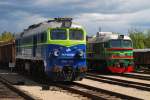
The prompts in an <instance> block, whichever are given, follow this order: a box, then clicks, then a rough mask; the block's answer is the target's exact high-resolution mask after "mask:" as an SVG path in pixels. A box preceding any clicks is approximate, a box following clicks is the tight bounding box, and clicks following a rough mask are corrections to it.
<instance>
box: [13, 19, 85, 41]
mask: <svg viewBox="0 0 150 100" xmlns="http://www.w3.org/2000/svg"><path fill="white" fill-rule="evenodd" d="M64 21H70V22H71V25H70V26H69V28H82V26H81V25H79V24H77V23H74V22H72V19H68V20H67V18H66V19H65V18H64V19H59V18H58V19H57V18H55V19H53V20H48V21H45V22H41V23H39V24H34V25H30V26H29V27H28V28H27V29H25V30H24V31H23V32H21V33H19V34H16V36H15V37H16V38H20V37H22V36H23V37H26V36H30V35H34V34H37V33H41V32H44V31H46V30H47V29H48V28H63V27H64Z"/></svg>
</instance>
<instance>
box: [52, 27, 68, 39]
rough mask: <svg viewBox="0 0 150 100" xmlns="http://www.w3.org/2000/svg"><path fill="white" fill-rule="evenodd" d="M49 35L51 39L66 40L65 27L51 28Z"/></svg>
mask: <svg viewBox="0 0 150 100" xmlns="http://www.w3.org/2000/svg"><path fill="white" fill-rule="evenodd" d="M50 37H51V39H52V40H66V39H67V32H66V30H65V29H53V30H51V33H50Z"/></svg>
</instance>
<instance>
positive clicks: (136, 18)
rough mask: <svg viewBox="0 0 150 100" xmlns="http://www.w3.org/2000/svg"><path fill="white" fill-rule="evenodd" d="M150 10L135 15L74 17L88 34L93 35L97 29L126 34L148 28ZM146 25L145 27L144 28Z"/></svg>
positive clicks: (86, 15) (88, 14)
mask: <svg viewBox="0 0 150 100" xmlns="http://www.w3.org/2000/svg"><path fill="white" fill-rule="evenodd" d="M149 12H150V9H148V10H143V11H139V12H135V13H124V14H122V13H121V14H120V13H119V14H102V13H83V14H80V15H76V16H75V18H76V20H75V21H78V22H80V23H81V24H83V25H84V26H85V27H86V29H87V31H88V32H89V34H95V33H96V32H97V31H98V28H99V27H102V31H113V32H124V33H126V32H128V29H130V28H133V27H134V28H140V29H141V28H143V29H145V28H150V19H149V17H148V16H150V13H149ZM144 25H146V26H144Z"/></svg>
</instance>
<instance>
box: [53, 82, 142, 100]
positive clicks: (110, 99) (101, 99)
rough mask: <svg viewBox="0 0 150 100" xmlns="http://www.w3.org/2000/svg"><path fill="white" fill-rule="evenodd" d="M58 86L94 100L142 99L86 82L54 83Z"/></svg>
mask: <svg viewBox="0 0 150 100" xmlns="http://www.w3.org/2000/svg"><path fill="white" fill-rule="evenodd" d="M53 85H55V86H57V87H60V88H63V89H65V90H68V91H70V92H72V93H76V94H80V95H83V96H85V97H88V98H90V99H92V100H122V99H127V100H141V99H139V98H136V97H132V96H128V95H124V94H120V93H116V92H112V91H108V90H104V89H100V88H96V87H92V86H89V85H85V84H80V83H76V82H73V83H71V84H70V85H68V84H67V85H65V84H53Z"/></svg>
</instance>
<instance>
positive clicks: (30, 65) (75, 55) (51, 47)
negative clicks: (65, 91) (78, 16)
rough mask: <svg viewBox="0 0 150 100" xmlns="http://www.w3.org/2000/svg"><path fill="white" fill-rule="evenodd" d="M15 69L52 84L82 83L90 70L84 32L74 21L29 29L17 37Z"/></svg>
mask: <svg viewBox="0 0 150 100" xmlns="http://www.w3.org/2000/svg"><path fill="white" fill-rule="evenodd" d="M16 68H17V70H19V71H22V72H27V73H29V74H31V75H35V76H36V77H39V78H42V77H43V75H44V76H47V77H48V78H49V79H51V80H53V81H75V80H81V79H82V78H84V76H85V72H86V71H87V67H86V32H85V30H84V29H83V27H82V26H81V25H79V24H77V23H74V22H72V18H54V19H52V20H48V21H46V22H42V23H39V24H34V25H31V26H29V27H28V29H25V30H24V31H23V32H22V33H20V34H17V35H16ZM40 76H42V77H40Z"/></svg>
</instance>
